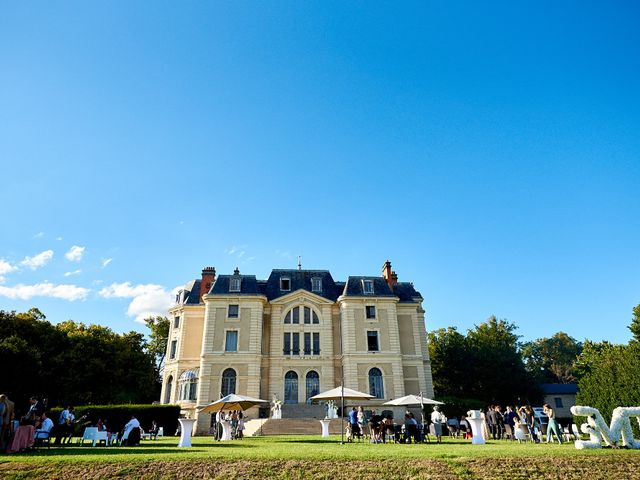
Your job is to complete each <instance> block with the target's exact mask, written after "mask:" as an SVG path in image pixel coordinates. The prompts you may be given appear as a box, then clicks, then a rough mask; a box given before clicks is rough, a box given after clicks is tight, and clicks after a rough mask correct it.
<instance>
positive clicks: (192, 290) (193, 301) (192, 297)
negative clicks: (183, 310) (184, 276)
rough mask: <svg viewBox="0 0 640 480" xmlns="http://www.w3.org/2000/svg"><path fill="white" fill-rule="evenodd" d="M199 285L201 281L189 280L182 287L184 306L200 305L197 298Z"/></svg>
mask: <svg viewBox="0 0 640 480" xmlns="http://www.w3.org/2000/svg"><path fill="white" fill-rule="evenodd" d="M200 283H201V280H191V281H190V282H187V284H186V285H185V286H184V291H185V292H184V303H185V304H190V305H198V304H199V303H200V299H199V298H198V296H199V294H200Z"/></svg>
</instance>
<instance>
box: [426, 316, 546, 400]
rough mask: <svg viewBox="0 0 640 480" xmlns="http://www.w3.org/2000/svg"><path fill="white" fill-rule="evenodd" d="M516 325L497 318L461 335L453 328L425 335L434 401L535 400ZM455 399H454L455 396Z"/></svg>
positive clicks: (536, 388)
mask: <svg viewBox="0 0 640 480" xmlns="http://www.w3.org/2000/svg"><path fill="white" fill-rule="evenodd" d="M516 329H517V327H516V326H515V324H512V323H509V322H507V321H505V320H498V319H497V318H496V317H495V316H493V317H490V318H489V319H488V320H487V321H486V322H484V323H481V324H480V325H477V326H476V327H475V328H474V329H472V330H469V331H468V332H467V335H466V336H464V335H462V334H461V333H459V332H458V331H457V330H456V329H455V328H454V327H449V328H447V329H444V328H443V329H439V330H435V331H433V332H430V333H429V356H430V359H431V371H432V373H433V379H434V388H435V391H436V394H437V396H438V398H443V397H451V401H450V402H448V403H456V404H460V405H464V404H467V405H469V406H471V405H472V404H474V405H476V404H477V402H479V401H480V402H482V403H484V404H485V405H487V404H491V403H502V404H505V403H515V402H518V403H520V402H525V401H527V400H529V401H531V402H533V401H535V400H538V397H539V395H540V393H539V391H538V387H537V384H536V382H535V380H534V379H533V376H532V375H531V374H530V373H529V372H527V370H526V369H525V367H524V362H523V360H522V355H521V352H520V344H519V341H518V340H519V337H518V335H516V334H515V331H516ZM454 397H455V398H454Z"/></svg>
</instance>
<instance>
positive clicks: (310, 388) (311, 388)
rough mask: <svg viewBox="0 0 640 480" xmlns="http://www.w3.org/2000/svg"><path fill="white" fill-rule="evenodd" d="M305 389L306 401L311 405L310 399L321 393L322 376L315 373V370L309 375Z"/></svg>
mask: <svg viewBox="0 0 640 480" xmlns="http://www.w3.org/2000/svg"><path fill="white" fill-rule="evenodd" d="M305 387H306V388H305V391H306V397H305V399H306V401H307V403H311V400H309V399H310V398H311V397H313V396H314V395H318V394H319V393H320V375H318V372H314V371H313V370H311V371H310V372H309V373H307V378H306V385H305Z"/></svg>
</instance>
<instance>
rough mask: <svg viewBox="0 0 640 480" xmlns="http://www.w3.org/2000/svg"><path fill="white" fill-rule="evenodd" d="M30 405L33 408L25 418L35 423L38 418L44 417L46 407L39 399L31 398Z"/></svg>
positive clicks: (30, 408)
mask: <svg viewBox="0 0 640 480" xmlns="http://www.w3.org/2000/svg"><path fill="white" fill-rule="evenodd" d="M29 403H30V404H31V406H30V407H29V411H28V412H27V414H26V415H25V418H26V420H27V421H29V422H35V421H36V420H37V419H38V418H40V417H41V416H42V413H43V412H44V406H42V403H40V401H39V400H38V397H31V398H30V399H29Z"/></svg>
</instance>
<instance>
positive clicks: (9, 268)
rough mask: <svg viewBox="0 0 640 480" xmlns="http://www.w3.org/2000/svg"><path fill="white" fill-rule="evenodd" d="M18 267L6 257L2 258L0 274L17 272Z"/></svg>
mask: <svg viewBox="0 0 640 480" xmlns="http://www.w3.org/2000/svg"><path fill="white" fill-rule="evenodd" d="M17 269H18V267H16V266H14V265H11V264H10V263H9V262H7V261H6V260H5V259H4V258H0V275H5V274H7V273H11V272H15V271H16V270H17Z"/></svg>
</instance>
